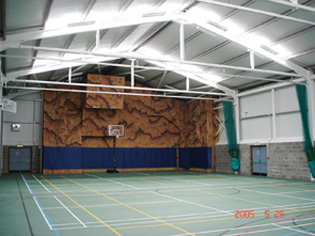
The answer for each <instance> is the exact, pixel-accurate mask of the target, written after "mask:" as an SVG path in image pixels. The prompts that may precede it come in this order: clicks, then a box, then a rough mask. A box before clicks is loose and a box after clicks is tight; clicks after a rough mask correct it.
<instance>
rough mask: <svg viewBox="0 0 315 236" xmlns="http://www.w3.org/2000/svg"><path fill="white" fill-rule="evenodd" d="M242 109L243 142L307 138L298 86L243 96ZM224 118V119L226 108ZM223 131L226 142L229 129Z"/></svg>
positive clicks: (241, 137)
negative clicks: (303, 128) (297, 94)
mask: <svg viewBox="0 0 315 236" xmlns="http://www.w3.org/2000/svg"><path fill="white" fill-rule="evenodd" d="M314 106H315V105H314ZM235 109H237V108H236V107H235ZM238 109H239V118H240V143H255V142H259V143H267V142H292V141H296V142H300V141H303V130H302V122H301V117H300V112H299V105H298V100H297V96H296V92H295V86H294V85H289V86H286V87H281V88H275V89H274V90H272V89H270V90H267V91H263V92H260V93H256V94H251V95H246V96H241V97H240V98H239V108H238ZM235 114H237V113H236V112H235ZM220 118H221V120H224V115H223V112H222V111H220ZM223 133H224V135H221V137H220V143H222V144H223V143H227V138H226V134H225V131H224V132H223Z"/></svg>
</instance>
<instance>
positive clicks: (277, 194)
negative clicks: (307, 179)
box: [237, 188, 315, 202]
mask: <svg viewBox="0 0 315 236" xmlns="http://www.w3.org/2000/svg"><path fill="white" fill-rule="evenodd" d="M237 189H240V190H243V191H247V192H255V193H259V194H265V195H273V196H280V197H284V198H293V199H299V200H306V201H311V202H315V200H314V199H308V198H302V197H294V196H288V195H284V194H283V193H268V192H262V191H256V190H249V189H243V188H237Z"/></svg>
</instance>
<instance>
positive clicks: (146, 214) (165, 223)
mask: <svg viewBox="0 0 315 236" xmlns="http://www.w3.org/2000/svg"><path fill="white" fill-rule="evenodd" d="M62 177H63V178H65V179H67V180H69V181H70V182H72V183H75V184H77V185H79V186H81V187H83V188H86V189H89V190H90V191H92V192H95V193H98V194H99V195H101V196H103V197H105V198H107V199H109V200H112V201H114V202H117V203H119V204H121V205H122V206H125V207H127V208H129V209H132V210H134V211H136V212H138V213H140V214H143V215H145V216H147V217H149V218H152V219H155V220H156V221H159V222H160V223H163V224H164V225H168V226H170V227H172V228H174V229H177V230H179V231H182V232H184V233H186V234H188V235H194V234H191V233H189V232H188V231H186V230H184V229H182V228H179V227H177V226H175V225H173V224H170V223H167V222H166V221H163V220H161V219H159V218H157V217H154V216H152V215H150V214H148V213H145V212H143V211H141V210H138V209H136V208H134V207H132V206H129V205H127V204H125V203H122V202H120V201H118V200H116V199H114V198H112V197H109V196H107V195H105V194H102V193H100V192H98V191H96V190H94V189H91V188H89V187H87V186H85V185H82V184H80V183H78V182H76V181H74V180H72V179H69V178H67V177H64V176H62Z"/></svg>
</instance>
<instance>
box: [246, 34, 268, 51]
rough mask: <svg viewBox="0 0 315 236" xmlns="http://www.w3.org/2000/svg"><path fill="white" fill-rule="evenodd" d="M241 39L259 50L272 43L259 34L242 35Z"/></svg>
mask: <svg viewBox="0 0 315 236" xmlns="http://www.w3.org/2000/svg"><path fill="white" fill-rule="evenodd" d="M240 38H241V39H242V40H244V41H246V42H247V43H248V44H250V45H252V46H254V47H257V48H259V47H261V45H268V44H269V43H270V40H269V39H267V38H266V37H263V36H261V35H258V34H247V35H242V36H241V37H240Z"/></svg>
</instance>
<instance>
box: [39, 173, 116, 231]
mask: <svg viewBox="0 0 315 236" xmlns="http://www.w3.org/2000/svg"><path fill="white" fill-rule="evenodd" d="M41 177H42V179H43V180H45V181H46V182H47V183H48V184H50V185H51V186H52V187H54V188H55V189H56V190H58V191H59V192H61V193H62V194H63V195H64V196H66V197H67V198H69V199H70V200H71V201H72V202H74V203H75V204H76V205H78V206H80V207H81V209H83V210H84V211H85V212H86V213H88V214H89V215H90V216H92V217H93V218H94V219H96V220H98V221H99V222H100V223H101V224H103V225H104V226H106V227H107V228H108V229H110V230H111V231H112V232H114V233H115V234H117V235H119V236H122V235H121V234H120V233H118V232H117V231H116V230H115V229H113V228H112V227H110V226H109V225H108V224H106V223H105V222H104V221H102V220H101V219H100V218H98V217H97V216H96V215H94V214H93V213H92V212H90V211H89V210H88V209H86V208H84V207H83V206H81V205H80V204H79V203H78V202H77V201H76V200H74V199H73V198H71V197H70V196H69V195H68V194H66V193H65V192H63V191H62V190H60V189H59V188H58V187H57V186H56V185H54V184H53V183H52V182H50V181H49V180H47V179H46V178H44V177H43V176H41Z"/></svg>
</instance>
